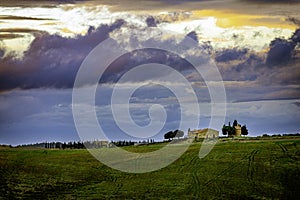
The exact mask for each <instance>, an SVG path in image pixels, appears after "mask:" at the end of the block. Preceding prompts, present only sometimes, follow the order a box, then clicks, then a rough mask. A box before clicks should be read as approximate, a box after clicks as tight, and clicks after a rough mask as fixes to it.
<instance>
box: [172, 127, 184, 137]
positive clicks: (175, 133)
mask: <svg viewBox="0 0 300 200" xmlns="http://www.w3.org/2000/svg"><path fill="white" fill-rule="evenodd" d="M174 135H175V137H177V138H180V137H183V136H184V132H183V131H181V130H178V129H177V130H176V131H174Z"/></svg>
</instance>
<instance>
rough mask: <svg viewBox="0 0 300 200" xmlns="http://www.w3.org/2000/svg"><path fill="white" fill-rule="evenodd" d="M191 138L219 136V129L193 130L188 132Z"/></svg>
mask: <svg viewBox="0 0 300 200" xmlns="http://www.w3.org/2000/svg"><path fill="white" fill-rule="evenodd" d="M188 137H189V138H197V139H198V138H218V137H219V131H217V130H214V129H209V128H205V129H200V130H192V131H189V132H188Z"/></svg>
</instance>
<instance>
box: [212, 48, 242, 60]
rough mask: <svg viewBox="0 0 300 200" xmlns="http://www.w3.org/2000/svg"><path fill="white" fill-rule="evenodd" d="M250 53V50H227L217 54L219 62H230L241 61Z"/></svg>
mask: <svg viewBox="0 0 300 200" xmlns="http://www.w3.org/2000/svg"><path fill="white" fill-rule="evenodd" d="M247 53H248V49H236V48H234V49H225V50H223V51H221V52H217V53H216V58H215V59H216V61H217V62H228V61H232V60H238V59H239V60H240V59H242V57H243V56H245V55H246V54H247Z"/></svg>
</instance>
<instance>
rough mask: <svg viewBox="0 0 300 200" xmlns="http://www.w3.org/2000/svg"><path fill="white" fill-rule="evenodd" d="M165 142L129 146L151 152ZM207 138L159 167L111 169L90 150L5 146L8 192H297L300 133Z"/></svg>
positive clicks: (0, 161)
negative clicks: (203, 150) (208, 147)
mask: <svg viewBox="0 0 300 200" xmlns="http://www.w3.org/2000/svg"><path fill="white" fill-rule="evenodd" d="M163 145H165V144H154V145H148V146H137V147H133V146H132V147H126V150H129V151H132V152H148V151H154V150H156V149H159V148H160V147H162V146H163ZM200 146H201V142H196V143H194V144H192V145H191V146H190V148H189V149H188V151H186V152H185V154H184V155H183V156H182V157H180V158H179V159H178V160H176V161H175V162H174V163H172V164H171V165H169V166H168V167H166V168H163V169H161V170H159V171H155V172H150V173H144V174H129V173H123V172H120V171H117V170H114V169H111V168H109V167H107V166H105V165H103V164H101V163H100V162H99V161H98V160H96V159H95V158H94V157H92V156H91V155H90V154H89V153H88V151H86V150H44V149H39V150H37V149H18V148H2V149H0V199H2V198H3V199H15V198H26V199H27V198H28V199H29V198H30V199H32V198H34V199H42V198H43V199H296V198H297V197H299V196H300V192H299V188H300V182H299V180H300V140H299V139H297V138H296V139H292V140H276V139H274V140H257V141H247V142H243V141H227V140H225V141H222V142H219V143H218V144H217V145H215V147H214V148H213V150H212V151H211V152H210V153H209V154H208V155H207V156H206V157H205V158H203V159H199V157H198V153H199V148H200Z"/></svg>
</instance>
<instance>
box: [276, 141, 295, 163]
mask: <svg viewBox="0 0 300 200" xmlns="http://www.w3.org/2000/svg"><path fill="white" fill-rule="evenodd" d="M276 144H277V145H278V146H279V147H280V148H281V150H282V152H283V154H284V155H285V156H287V157H289V158H290V159H292V160H296V159H295V158H294V157H293V156H291V155H290V153H289V150H288V149H287V148H286V146H284V145H283V144H282V143H276Z"/></svg>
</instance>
